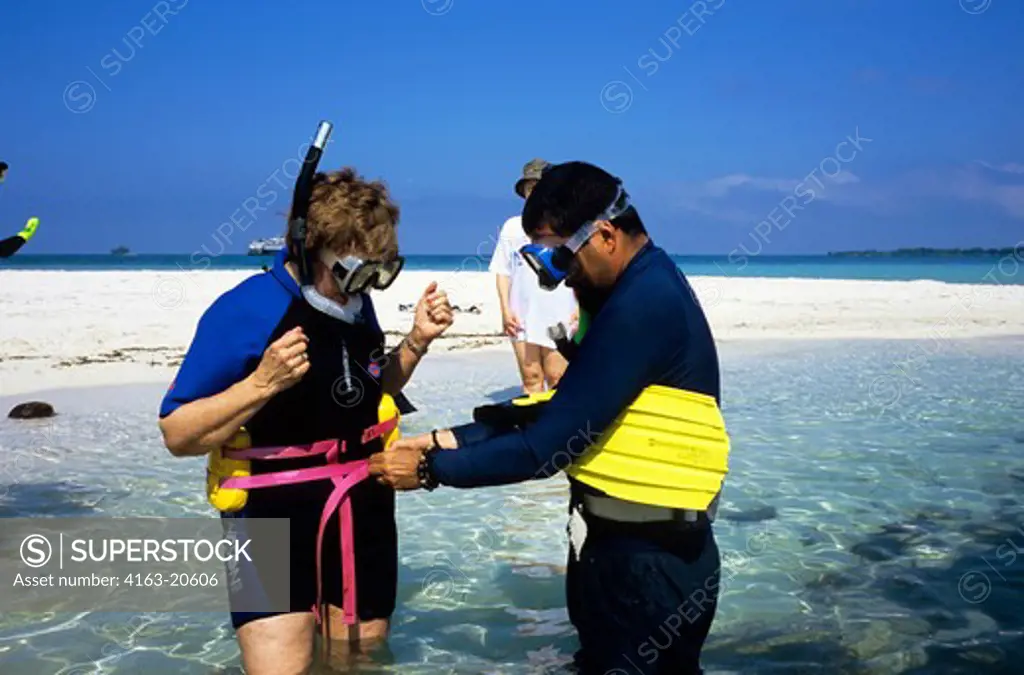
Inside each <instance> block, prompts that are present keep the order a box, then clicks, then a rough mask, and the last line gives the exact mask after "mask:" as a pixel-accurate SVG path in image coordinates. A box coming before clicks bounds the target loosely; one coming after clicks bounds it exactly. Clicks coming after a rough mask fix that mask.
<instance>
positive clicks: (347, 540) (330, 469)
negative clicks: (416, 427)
mask: <svg viewBox="0 0 1024 675" xmlns="http://www.w3.org/2000/svg"><path fill="white" fill-rule="evenodd" d="M335 445H337V444H335ZM331 454H333V453H331ZM369 476H370V461H369V460H366V459H361V460H358V461H354V462H345V463H344V464H328V465H327V466H316V467H311V468H309V469H298V470H296V471H278V472H277V473H266V474H261V475H258V476H242V477H237V478H228V479H226V480H225V481H224V482H223V483H222V484H221V486H222V487H225V488H239V489H242V490H254V489H258V488H265V487H274V486H278V485H293V484H295V483H308V482H310V481H315V480H325V479H330V480H331V482H333V483H334V490H332V491H331V494H330V496H329V497H328V498H327V503H326V504H324V508H323V510H322V511H321V512H320V528H319V530H318V532H317V535H316V606H315V607H314V608H313V613H314V614H315V615H316V616H317V621H318V622H319V621H321V620H322V619H321V617H320V607H321V606H322V605H323V568H322V563H321V561H322V558H323V544H324V531H325V530H326V528H327V522H328V521H329V520H330V519H331V516H332V515H334V513H335V511H338V512H339V516H338V527H339V530H340V531H339V535H340V541H339V543H340V544H341V546H340V548H341V584H342V586H341V588H342V602H341V609H342V612H343V613H344V616H345V623H346V624H349V625H351V624H354V623H356V621H357V619H356V602H357V596H356V556H355V536H354V532H353V527H352V500H351V499H350V498H349V494H348V493H349V490H351V489H352V488H353V487H354V486H355V485H357V484H358V483H360V482H362V481H364V480H366V479H367V478H369Z"/></svg>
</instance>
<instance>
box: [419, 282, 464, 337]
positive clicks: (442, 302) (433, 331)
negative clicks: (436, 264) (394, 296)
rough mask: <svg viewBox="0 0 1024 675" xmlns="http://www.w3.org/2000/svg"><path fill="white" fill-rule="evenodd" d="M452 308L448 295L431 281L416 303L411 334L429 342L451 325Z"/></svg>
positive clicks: (452, 319)
mask: <svg viewBox="0 0 1024 675" xmlns="http://www.w3.org/2000/svg"><path fill="white" fill-rule="evenodd" d="M453 321H454V318H453V316H452V306H451V303H449V302H448V295H447V294H446V293H445V292H444V291H441V290H438V288H437V282H436V281H431V282H430V285H429V286H427V289H426V290H425V291H423V295H422V296H421V297H420V300H419V302H418V303H416V318H415V319H413V333H414V334H415V335H416V337H418V338H420V339H422V340H424V341H426V342H430V341H432V340H433V339H434V338H436V337H437V336H439V335H440V334H441V333H443V332H445V330H447V329H448V327H449V326H451V325H452V323H453Z"/></svg>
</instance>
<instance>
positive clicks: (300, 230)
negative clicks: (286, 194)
mask: <svg viewBox="0 0 1024 675" xmlns="http://www.w3.org/2000/svg"><path fill="white" fill-rule="evenodd" d="M333 128H334V127H333V125H332V124H331V123H330V122H327V121H322V122H320V125H319V126H318V127H317V129H316V136H314V137H313V142H312V144H310V146H309V150H308V151H306V158H305V159H304V160H303V161H302V170H301V171H299V177H298V178H296V179H295V193H294V195H293V197H292V212H291V215H290V217H289V218H288V253H289V256H290V257H291V258H292V259H293V260H295V262H296V264H298V266H299V284H300V285H301V286H308V285H311V284H312V283H313V261H312V260H311V259H310V256H309V253H308V252H307V251H306V234H307V233H308V228H307V227H306V216H307V215H309V200H310V197H311V196H312V195H313V178H314V177H315V176H316V168H317V165H319V164H320V158H321V157H322V156H323V154H324V148H325V147H327V139H328V138H330V136H331V130H332V129H333Z"/></svg>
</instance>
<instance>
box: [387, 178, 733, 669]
mask: <svg viewBox="0 0 1024 675" xmlns="http://www.w3.org/2000/svg"><path fill="white" fill-rule="evenodd" d="M523 226H524V229H525V230H526V231H527V233H529V234H530V235H531V236H539V237H543V238H545V240H546V241H547V242H548V243H549V244H550V245H562V248H561V249H559V250H561V253H559V254H557V255H560V256H561V257H562V258H563V260H562V267H563V269H567V273H568V276H567V277H566V279H565V281H566V283H568V284H569V285H570V286H571V287H572V288H573V289H574V290H575V292H576V294H577V297H578V298H579V302H580V308H581V310H583V311H585V312H588V313H589V314H590V315H591V317H592V320H591V324H590V326H589V328H588V330H587V333H586V335H585V337H584V338H583V340H582V341H581V342H580V344H579V348H578V351H577V352H576V353H575V355H574V356H573V358H572V361H570V363H569V367H568V369H567V370H566V373H565V375H564V377H563V378H562V380H561V382H560V383H559V386H558V390H557V392H556V393H555V395H554V396H553V397H552V398H551V400H550V401H549V402H548V403H546V404H545V406H544V408H543V410H542V411H541V412H540V413H539V415H538V417H537V418H536V420H535V421H533V422H532V423H530V424H529V425H526V426H524V427H522V428H519V429H516V430H513V431H511V432H507V431H506V432H501V431H499V430H497V429H495V428H492V427H488V426H484V425H482V424H471V425H465V426H462V427H456V428H454V429H452V430H450V431H442V432H433V433H432V434H430V435H429V436H423V437H417V438H410V439H405V440H404V441H400V442H399V443H398V444H396V445H395V446H394V447H393V449H392V450H391V451H388V452H383V453H380V454H377V455H375V456H373V457H372V458H371V467H370V470H371V473H374V474H376V475H378V477H379V478H378V480H380V481H382V482H384V483H386V484H390V485H393V486H394V487H396V488H399V489H415V488H427V489H432V488H433V487H434V486H436V485H438V484H440V485H449V486H453V487H462V488H469V487H482V486H487V485H504V484H508V483H515V482H520V481H525V480H529V479H532V478H539V477H546V476H551V475H553V474H555V473H557V472H558V471H559V470H560V469H563V468H565V467H566V465H567V462H568V461H569V459H571V458H572V457H573V456H578V454H579V452H580V448H582V447H583V446H587V445H590V444H591V443H592V442H593V441H594V440H595V437H597V436H599V435H600V434H601V432H602V430H604V429H605V428H606V427H608V425H609V424H610V423H611V422H612V421H613V420H614V419H615V418H616V417H617V416H618V415H619V414H620V412H622V411H623V410H624V409H626V408H627V407H628V406H629V405H630V404H631V403H632V402H633V401H634V400H635V399H636V398H637V396H638V395H639V394H640V393H641V391H643V390H644V389H645V388H646V387H648V386H650V385H664V386H667V387H673V388H676V389H685V390H689V391H691V392H697V393H699V394H704V395H706V396H709V397H713V398H714V400H715V401H716V402H717V400H718V398H719V370H718V357H717V352H716V349H715V343H714V340H713V338H712V335H711V331H710V329H709V327H708V324H707V321H706V319H705V316H704V313H703V311H702V310H701V308H700V306H699V304H698V302H697V300H696V298H695V296H694V294H693V292H692V290H691V288H690V286H689V284H688V282H687V281H686V279H685V278H684V276H683V274H682V273H681V272H680V271H679V269H678V268H677V267H676V265H675V263H673V262H672V260H671V259H670V258H669V256H668V254H666V253H665V251H663V250H662V249H660V248H658V247H656V246H655V245H654V244H653V243H652V242H651V241H650V239H649V238H648V235H647V233H646V230H645V228H644V226H643V223H642V222H641V220H640V217H639V215H638V213H637V212H636V210H635V209H634V208H633V207H631V206H629V205H628V195H625V194H624V191H623V190H622V189H621V183H620V182H619V181H618V180H617V179H616V178H615V177H613V176H611V175H610V174H608V173H606V172H605V171H603V170H601V169H599V168H597V167H595V166H592V165H589V164H585V163H582V162H572V163H568V164H562V165H559V166H556V167H554V168H552V169H550V170H548V171H547V172H546V173H545V175H544V177H543V178H542V179H541V181H540V182H539V183H538V184H537V186H536V187H535V188H534V191H533V194H531V195H530V199H529V201H528V202H527V204H526V206H525V208H524V211H523ZM566 256H571V257H570V260H569V262H566V261H565V257H566ZM439 448H448V449H445V450H440V451H439ZM571 484H572V505H571V511H570V512H571V518H570V539H571V552H570V565H569V570H568V575H567V596H568V606H569V614H570V618H571V620H572V622H573V624H574V625H575V626H576V628H577V630H578V632H579V637H580V643H581V646H582V649H581V653H580V654H579V661H580V665H581V667H582V669H583V672H584V673H597V674H602V675H603V674H604V673H640V674H644V673H672V674H673V675H678V674H682V673H699V672H701V671H700V652H701V648H702V646H703V643H704V640H705V639H706V637H707V634H708V632H709V630H710V627H711V623H712V620H713V618H714V614H715V609H716V606H717V597H718V585H719V565H720V560H719V552H718V548H717V546H716V543H715V539H714V535H713V532H712V528H711V520H712V519H713V517H714V514H713V508H714V507H713V505H712V506H711V507H709V509H708V511H702V512H699V513H694V512H687V513H686V514H680V513H678V512H677V511H678V510H673V509H666V508H659V507H648V506H647V505H645V504H638V503H634V502H624V501H622V500H618V499H613V498H611V497H608V496H602V495H601V494H600V493H598V492H597V491H596V490H593V489H591V488H589V487H587V486H584V485H583V484H582V483H580V482H579V481H577V480H572V481H571ZM681 515H685V517H679V516H681Z"/></svg>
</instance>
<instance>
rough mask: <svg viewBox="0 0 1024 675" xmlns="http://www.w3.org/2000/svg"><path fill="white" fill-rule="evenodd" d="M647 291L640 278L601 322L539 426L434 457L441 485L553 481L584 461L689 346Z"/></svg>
mask: <svg viewBox="0 0 1024 675" xmlns="http://www.w3.org/2000/svg"><path fill="white" fill-rule="evenodd" d="M648 285H649V284H645V283H643V282H642V280H640V279H635V280H634V283H632V284H630V287H629V288H628V289H623V290H624V292H623V293H622V294H619V297H616V298H615V300H616V302H614V303H609V305H606V306H605V307H604V308H603V309H602V310H601V312H600V313H599V314H598V316H597V317H595V320H594V322H593V324H592V325H591V326H590V328H589V330H588V332H587V337H586V339H585V340H584V341H583V342H582V344H581V345H580V349H579V352H578V353H577V355H576V357H575V358H574V359H573V361H572V362H571V363H570V364H569V367H568V368H567V369H566V372H565V375H564V376H563V377H562V379H561V381H560V382H559V385H558V390H557V392H556V393H555V395H554V396H553V397H552V398H551V400H550V401H549V402H548V403H547V405H545V408H544V411H543V412H542V413H541V415H540V417H539V418H538V419H537V421H536V422H535V423H534V424H532V425H530V426H529V427H528V428H527V429H526V430H525V431H517V432H513V433H507V434H502V435H500V436H496V437H493V438H489V439H487V440H482V441H480V442H476V443H472V442H471V443H469V444H468V445H464V446H463V445H460V447H459V449H457V450H443V451H440V452H437V453H434V455H433V458H432V460H431V468H432V471H433V473H434V475H435V477H436V478H437V479H438V481H439V482H440V483H441V484H442V485H450V486H453V487H477V486H486V485H504V484H508V483H516V482H520V481H524V480H528V479H531V478H543V477H547V476H551V475H553V474H555V473H557V472H558V471H560V470H562V469H565V468H566V467H567V466H568V465H569V464H570V463H571V462H572V461H573V459H575V458H578V457H579V456H580V455H581V454H582V453H583V451H584V450H585V449H586V447H587V446H589V445H590V444H591V443H593V442H594V441H595V440H596V438H597V437H598V436H599V435H600V433H601V431H603V430H604V428H605V427H607V426H608V425H609V424H610V423H611V422H612V421H613V420H614V419H615V418H616V417H617V416H618V415H619V413H620V412H621V411H622V410H623V409H625V408H626V407H627V406H628V405H629V404H630V403H632V402H633V400H635V399H636V397H637V396H638V395H639V394H640V392H641V391H643V389H644V388H645V387H646V386H647V385H649V384H652V383H654V382H655V381H657V379H658V378H659V376H660V374H661V373H662V372H663V371H664V368H665V364H666V363H669V362H671V360H672V359H673V358H674V356H675V355H676V354H678V352H679V350H681V349H684V348H685V334H686V333H685V331H686V324H685V321H684V320H683V318H682V317H671V316H664V314H665V312H664V308H663V307H661V308H660V311H659V303H658V302H657V300H656V297H657V295H658V293H657V289H651V288H646V286H648ZM457 436H458V435H457ZM467 440H468V439H467Z"/></svg>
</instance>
